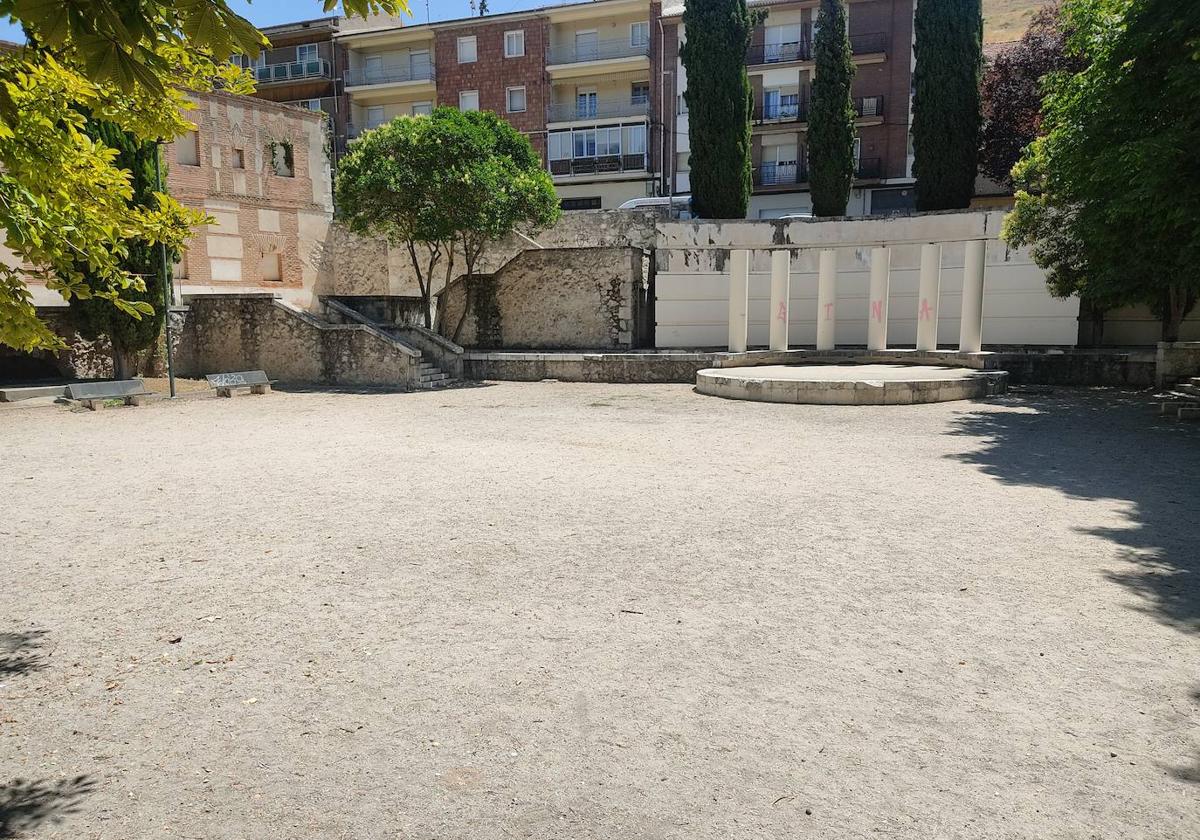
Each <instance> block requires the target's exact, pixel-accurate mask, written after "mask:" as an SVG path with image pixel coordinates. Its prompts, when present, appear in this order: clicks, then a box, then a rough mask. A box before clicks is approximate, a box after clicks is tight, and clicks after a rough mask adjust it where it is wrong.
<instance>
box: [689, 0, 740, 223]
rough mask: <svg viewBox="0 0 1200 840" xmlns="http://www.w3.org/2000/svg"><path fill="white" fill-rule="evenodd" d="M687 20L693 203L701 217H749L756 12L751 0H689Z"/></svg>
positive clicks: (695, 210)
mask: <svg viewBox="0 0 1200 840" xmlns="http://www.w3.org/2000/svg"><path fill="white" fill-rule="evenodd" d="M683 25H684V28H685V29H686V31H687V41H686V42H685V43H684V45H683V48H682V49H681V50H680V57H681V58H682V60H683V67H684V69H685V70H686V71H687V82H688V83H687V90H686V91H685V92H684V94H683V98H684V100H685V101H686V102H687V107H688V126H689V132H690V145H691V179H690V180H691V187H692V209H693V211H694V212H695V213H696V215H697V216H700V217H701V218H708V219H744V218H745V217H746V208H747V206H748V205H749V203H750V114H751V105H752V103H751V94H750V79H749V77H748V76H747V75H746V50H747V49H748V48H749V46H750V36H751V33H752V31H753V28H754V17H753V16H752V15H751V14H750V12H749V10H748V9H747V8H746V0H689V2H688V3H687V5H686V6H685V7H684V11H683Z"/></svg>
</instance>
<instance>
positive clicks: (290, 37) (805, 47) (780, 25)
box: [255, 0, 913, 218]
mask: <svg viewBox="0 0 1200 840" xmlns="http://www.w3.org/2000/svg"><path fill="white" fill-rule="evenodd" d="M749 2H750V5H751V6H752V7H753V8H755V9H758V10H761V11H762V12H763V13H764V20H763V22H762V24H761V25H760V26H759V27H758V29H757V30H756V31H755V33H754V37H753V39H752V45H751V48H750V50H749V51H748V54H747V66H748V70H749V73H750V80H751V85H752V88H753V93H754V116H753V123H754V127H753V151H752V156H753V167H754V194H753V197H752V200H751V206H750V216H751V217H752V218H767V217H771V216H778V215H783V214H785V213H789V212H802V211H804V210H807V209H808V208H809V207H810V206H811V202H810V200H809V198H808V194H807V186H808V185H807V170H808V167H807V160H806V153H805V133H806V130H807V111H808V102H809V99H810V90H811V82H812V74H813V60H812V40H813V27H814V24H815V20H816V12H817V0H749ZM848 8H849V28H850V40H851V47H852V50H853V55H854V63H855V66H856V68H857V75H856V76H855V80H854V85H853V89H852V94H853V97H854V102H855V108H856V109H857V111H858V113H859V119H858V132H859V142H858V148H857V154H858V178H857V179H856V182H855V188H854V190H853V193H852V195H851V201H850V208H849V212H851V213H868V212H885V211H887V210H891V209H897V208H902V207H907V206H911V200H912V190H911V186H912V183H913V181H912V178H911V177H910V176H911V150H910V146H909V127H910V124H911V118H910V117H911V108H910V101H911V96H910V92H911V84H912V66H913V65H912V63H913V53H912V31H913V29H912V18H913V0H849V2H848ZM682 14H683V5H682V3H676V4H674V5H671V6H669V7H668V8H666V9H665V10H664V9H663V7H662V4H661V3H660V2H659V0H594V2H587V3H573V4H567V5H562V6H550V7H544V8H538V9H531V10H528V11H522V12H512V13H507V14H497V15H488V16H485V17H475V18H465V19H459V20H449V21H441V22H437V23H432V24H423V25H411V26H402V25H400V23H399V22H398V21H397V20H396V19H394V18H388V17H381V18H371V19H368V20H366V21H363V20H354V19H348V18H341V19H339V18H327V19H323V20H318V21H305V22H301V23H297V24H286V25H283V26H277V27H271V28H269V29H267V30H264V31H265V32H266V33H267V35H268V37H270V38H271V40H272V45H273V46H272V50H270V51H268V52H267V53H266V55H265V57H264V58H263V59H260V60H259V62H258V66H256V68H255V73H256V75H257V76H258V78H259V80H260V81H259V86H260V92H259V95H260V96H264V97H267V98H271V99H275V100H276V101H286V102H289V103H292V104H300V105H302V107H308V108H313V109H315V108H318V107H319V108H320V109H321V110H324V111H326V112H327V113H329V114H330V115H331V118H332V130H333V136H334V142H333V147H334V153H335V161H334V162H335V165H336V155H337V153H339V152H340V151H342V150H344V148H345V144H346V143H348V142H350V141H352V140H353V139H354V138H355V137H356V136H358V134H360V133H361V132H362V131H364V130H366V129H370V128H373V127H375V126H378V125H381V124H383V123H384V122H387V121H389V120H391V119H393V118H395V117H398V116H406V115H420V114H424V113H428V112H429V111H430V110H432V109H433V108H434V107H436V106H437V105H452V106H456V107H459V108H464V109H484V110H491V111H495V112H496V113H498V114H500V115H502V116H504V117H505V118H506V119H508V120H509V121H510V122H511V123H512V124H513V125H514V126H515V127H516V128H517V129H519V130H520V131H522V132H524V133H525V134H526V135H527V136H528V137H529V139H530V141H531V142H532V144H533V146H534V148H536V149H537V150H538V151H539V152H540V153H541V155H542V158H543V160H544V161H545V163H546V166H547V168H548V169H549V171H550V173H551V175H552V176H553V179H554V184H555V188H556V189H557V191H558V194H559V196H560V198H561V199H562V202H563V207H564V209H569V210H570V209H597V208H603V209H609V208H614V207H616V206H618V205H619V204H621V203H622V202H623V201H626V200H628V199H630V198H636V197H642V196H649V195H680V194H686V193H687V192H688V189H689V184H688V180H689V179H688V172H689V155H688V153H689V146H688V115H687V112H686V106H685V104H684V102H683V96H682V94H683V92H684V90H685V89H686V74H685V72H684V70H683V66H682V64H681V63H680V61H679V48H680V45H681V43H682V41H683V40H684V39H685V37H686V36H685V33H684V32H683V26H682V23H681V16H682Z"/></svg>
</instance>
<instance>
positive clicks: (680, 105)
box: [675, 93, 688, 116]
mask: <svg viewBox="0 0 1200 840" xmlns="http://www.w3.org/2000/svg"><path fill="white" fill-rule="evenodd" d="M675 100H676V104H675V111H676V113H678V114H680V115H681V116H686V115H687V112H688V109H687V100H686V99H684V98H683V94H682V93H681V94H679V95H678V96H677V97H675Z"/></svg>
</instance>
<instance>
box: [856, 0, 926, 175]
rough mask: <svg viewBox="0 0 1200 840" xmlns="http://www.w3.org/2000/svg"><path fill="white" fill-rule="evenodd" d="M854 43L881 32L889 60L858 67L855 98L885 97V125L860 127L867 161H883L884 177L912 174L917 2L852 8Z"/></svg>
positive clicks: (875, 1)
mask: <svg viewBox="0 0 1200 840" xmlns="http://www.w3.org/2000/svg"><path fill="white" fill-rule="evenodd" d="M849 10H850V14H849V30H850V37H851V39H852V40H853V39H855V38H858V37H866V36H871V35H879V34H882V35H884V36H885V41H886V45H887V46H886V49H887V58H886V59H885V60H884V61H882V62H875V61H872V62H871V63H856V67H855V70H856V72H855V74H854V83H853V86H852V88H851V94H852V95H853V96H854V97H856V98H857V97H860V96H882V97H883V105H884V118H883V124H882V125H866V126H862V127H860V128H859V137H860V138H861V142H862V152H861V156H862V158H863V159H868V158H879V159H880V160H881V161H882V163H883V175H884V177H885V178H903V177H906V176H907V175H908V117H909V113H908V111H909V109H908V104H909V94H910V92H911V87H912V36H913V28H912V15H913V3H912V0H867V2H862V3H857V2H856V3H851V4H850V6H849Z"/></svg>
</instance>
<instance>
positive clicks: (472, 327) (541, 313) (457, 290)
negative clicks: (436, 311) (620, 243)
mask: <svg viewBox="0 0 1200 840" xmlns="http://www.w3.org/2000/svg"><path fill="white" fill-rule="evenodd" d="M641 284H642V252H641V250H639V249H635V248H547V249H545V250H529V251H524V252H523V253H521V254H519V255H518V256H517V257H515V258H514V259H513V260H512V261H511V262H509V263H507V264H506V265H505V266H504V267H503V268H501V269H500V271H498V272H496V273H495V274H492V275H476V276H473V277H469V278H462V279H460V280H458V281H456V282H454V283H453V284H451V286H450V288H449V289H448V290H447V291H446V292H445V293H443V294H442V301H441V304H440V306H441V319H442V321H441V324H442V326H441V330H442V332H443V334H444V335H447V336H450V337H453V336H454V332H455V328H456V326H457V325H458V323H459V319H460V318H461V317H462V313H463V310H464V308H465V306H466V301H467V296H468V289H471V290H472V296H473V298H474V300H475V301H476V304H477V305H476V306H474V307H472V311H471V312H469V313H468V314H467V317H466V320H465V321H463V327H462V330H461V332H460V333H459V335H458V338H457V339H456V340H457V342H458V343H459V344H461V345H462V346H464V347H491V348H504V347H512V348H518V347H519V348H541V349H551V348H554V349H579V348H586V349H601V348H619V349H627V348H630V347H632V346H633V337H634V334H633V325H634V319H635V317H636V315H637V311H636V307H637V300H638V295H637V291H638V290H640V288H641ZM493 296H494V303H493Z"/></svg>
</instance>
